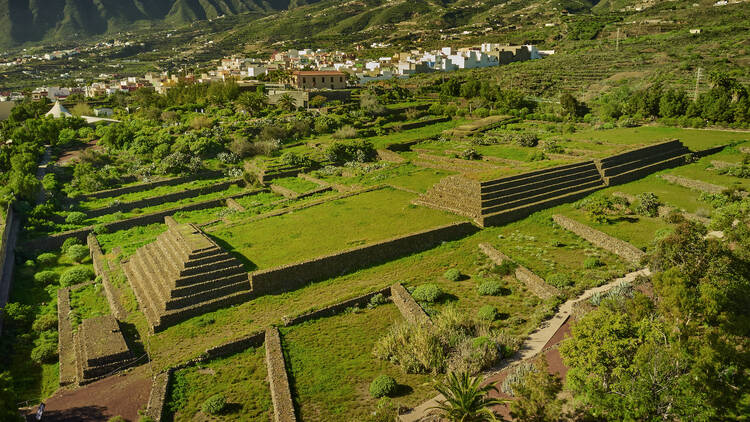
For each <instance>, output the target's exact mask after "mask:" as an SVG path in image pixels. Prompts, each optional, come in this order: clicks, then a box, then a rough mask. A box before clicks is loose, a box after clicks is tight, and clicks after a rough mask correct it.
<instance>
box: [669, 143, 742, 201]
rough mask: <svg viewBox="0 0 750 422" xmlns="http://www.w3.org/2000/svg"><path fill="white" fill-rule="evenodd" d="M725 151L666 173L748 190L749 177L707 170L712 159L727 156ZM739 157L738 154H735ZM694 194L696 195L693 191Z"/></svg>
mask: <svg viewBox="0 0 750 422" xmlns="http://www.w3.org/2000/svg"><path fill="white" fill-rule="evenodd" d="M727 155H728V154H726V153H719V154H714V155H709V156H707V157H703V158H701V159H700V160H698V161H697V162H695V163H691V164H688V165H686V166H681V167H676V168H673V169H670V170H668V171H666V172H665V173H667V174H673V175H675V176H682V177H686V178H688V179H694V180H700V181H702V182H708V183H712V184H714V185H719V186H724V187H727V188H730V187H733V186H736V187H742V188H744V189H745V190H750V179H743V178H740V177H735V176H730V175H728V174H719V172H718V171H716V170H709V169H708V168H709V167H711V161H712V160H720V161H724V160H723V159H724V158H726V157H727ZM736 156H737V157H741V156H740V155H736ZM694 195H698V194H696V193H694Z"/></svg>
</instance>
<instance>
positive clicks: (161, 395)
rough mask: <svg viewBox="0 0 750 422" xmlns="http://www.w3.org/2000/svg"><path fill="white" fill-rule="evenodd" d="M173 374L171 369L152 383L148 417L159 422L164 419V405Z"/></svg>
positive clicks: (162, 373) (147, 409)
mask: <svg viewBox="0 0 750 422" xmlns="http://www.w3.org/2000/svg"><path fill="white" fill-rule="evenodd" d="M172 372H173V370H172V369H171V368H170V369H168V370H167V371H164V372H160V373H158V374H156V375H155V376H154V378H153V380H152V381H151V393H149V396H148V404H147V405H146V416H148V417H150V418H151V419H153V420H155V421H157V422H158V421H161V419H162V417H164V403H165V402H166V401H167V387H168V386H169V379H170V377H171V376H172Z"/></svg>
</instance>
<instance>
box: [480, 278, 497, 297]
mask: <svg viewBox="0 0 750 422" xmlns="http://www.w3.org/2000/svg"><path fill="white" fill-rule="evenodd" d="M478 291H479V295H480V296H499V295H500V294H502V293H503V285H502V283H500V281H499V280H485V281H483V282H482V283H481V284H480V285H479V288H478Z"/></svg>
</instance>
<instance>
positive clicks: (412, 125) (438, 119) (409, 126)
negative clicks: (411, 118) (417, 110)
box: [392, 116, 451, 131]
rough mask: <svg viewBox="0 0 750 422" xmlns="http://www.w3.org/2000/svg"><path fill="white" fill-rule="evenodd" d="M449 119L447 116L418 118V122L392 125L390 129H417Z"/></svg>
mask: <svg viewBox="0 0 750 422" xmlns="http://www.w3.org/2000/svg"><path fill="white" fill-rule="evenodd" d="M449 120H451V118H450V117H449V116H443V117H436V118H434V119H427V120H420V121H418V122H411V123H402V124H400V125H396V126H394V127H393V129H392V130H393V131H396V130H409V129H418V128H420V127H425V126H430V125H434V124H435V123H443V122H447V121H449ZM396 128H398V129H396Z"/></svg>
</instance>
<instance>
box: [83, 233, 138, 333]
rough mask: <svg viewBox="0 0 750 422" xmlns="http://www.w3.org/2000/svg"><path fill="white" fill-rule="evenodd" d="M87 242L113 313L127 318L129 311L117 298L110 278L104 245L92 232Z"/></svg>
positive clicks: (95, 270) (95, 269)
mask: <svg viewBox="0 0 750 422" xmlns="http://www.w3.org/2000/svg"><path fill="white" fill-rule="evenodd" d="M86 243H87V244H88V246H89V253H90V254H91V261H92V263H93V265H94V273H95V274H96V275H98V276H101V278H102V286H104V295H105V296H106V297H107V302H108V303H109V309H110V310H111V311H112V315H114V316H115V318H117V319H120V320H123V319H125V318H127V316H128V313H127V312H125V308H123V307H122V305H121V304H120V301H119V300H117V297H116V293H115V287H114V286H113V285H112V280H110V278H109V266H108V264H107V259H106V258H105V257H104V253H103V252H102V247H101V245H99V240H97V239H96V236H95V235H94V234H93V233H91V234H89V235H88V237H87V238H86Z"/></svg>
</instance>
